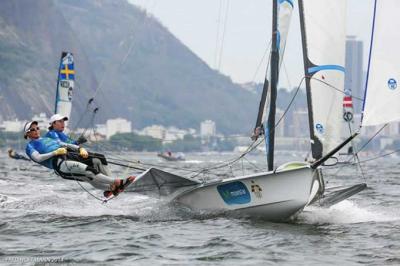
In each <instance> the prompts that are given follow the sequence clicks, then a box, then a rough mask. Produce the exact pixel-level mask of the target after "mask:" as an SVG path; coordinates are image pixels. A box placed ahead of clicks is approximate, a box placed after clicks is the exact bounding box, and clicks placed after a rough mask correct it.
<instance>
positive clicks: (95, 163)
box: [92, 158, 111, 176]
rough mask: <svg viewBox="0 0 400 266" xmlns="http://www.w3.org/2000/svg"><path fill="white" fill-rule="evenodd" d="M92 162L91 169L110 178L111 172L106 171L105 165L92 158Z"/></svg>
mask: <svg viewBox="0 0 400 266" xmlns="http://www.w3.org/2000/svg"><path fill="white" fill-rule="evenodd" d="M92 162H93V167H94V168H95V169H97V171H99V172H100V173H102V174H104V175H106V176H110V175H111V172H110V170H109V169H108V167H107V165H104V164H102V163H101V160H100V159H98V158H93V159H92Z"/></svg>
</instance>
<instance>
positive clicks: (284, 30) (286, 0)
mask: <svg viewBox="0 0 400 266" xmlns="http://www.w3.org/2000/svg"><path fill="white" fill-rule="evenodd" d="M274 1H278V5H277V6H278V38H277V39H278V40H277V45H278V47H279V49H278V51H279V68H280V67H281V65H282V61H283V55H284V54H285V47H286V40H287V36H288V32H289V26H290V21H291V18H292V13H293V7H294V5H293V0H274ZM269 71H271V68H269ZM267 75H268V77H271V74H270V72H269V73H267ZM270 91H271V83H269V84H268V92H270ZM269 100H270V99H269V97H267V99H266V101H265V105H264V112H263V119H262V121H266V120H267V117H268V116H267V114H268V112H267V108H268V106H269V102H270V101H269ZM278 119H279V118H278ZM265 124H266V122H265Z"/></svg>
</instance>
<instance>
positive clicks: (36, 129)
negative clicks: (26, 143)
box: [27, 127, 40, 133]
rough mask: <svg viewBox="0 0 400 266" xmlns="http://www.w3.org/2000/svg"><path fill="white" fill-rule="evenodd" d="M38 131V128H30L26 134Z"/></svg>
mask: <svg viewBox="0 0 400 266" xmlns="http://www.w3.org/2000/svg"><path fill="white" fill-rule="evenodd" d="M38 130H40V128H39V127H34V128H30V129H29V130H28V131H27V133H29V132H34V131H38Z"/></svg>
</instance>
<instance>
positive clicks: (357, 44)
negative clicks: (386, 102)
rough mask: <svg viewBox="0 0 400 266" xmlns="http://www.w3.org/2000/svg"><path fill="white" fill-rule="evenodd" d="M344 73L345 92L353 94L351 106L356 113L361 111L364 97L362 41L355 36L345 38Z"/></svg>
mask: <svg viewBox="0 0 400 266" xmlns="http://www.w3.org/2000/svg"><path fill="white" fill-rule="evenodd" d="M345 67H346V75H345V83H344V90H345V93H347V94H349V95H350V94H351V95H353V106H354V112H355V113H356V114H359V113H361V109H362V100H361V99H362V98H363V97H364V93H363V92H364V72H363V42H362V41H360V40H357V39H356V37H355V36H347V40H346V66H345Z"/></svg>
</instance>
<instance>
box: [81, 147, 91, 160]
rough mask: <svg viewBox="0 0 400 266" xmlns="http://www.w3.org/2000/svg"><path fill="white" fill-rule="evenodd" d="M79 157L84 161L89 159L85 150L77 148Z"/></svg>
mask: <svg viewBox="0 0 400 266" xmlns="http://www.w3.org/2000/svg"><path fill="white" fill-rule="evenodd" d="M79 155H80V156H81V157H82V158H84V159H86V158H87V157H89V153H88V152H87V150H86V149H85V148H79Z"/></svg>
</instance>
